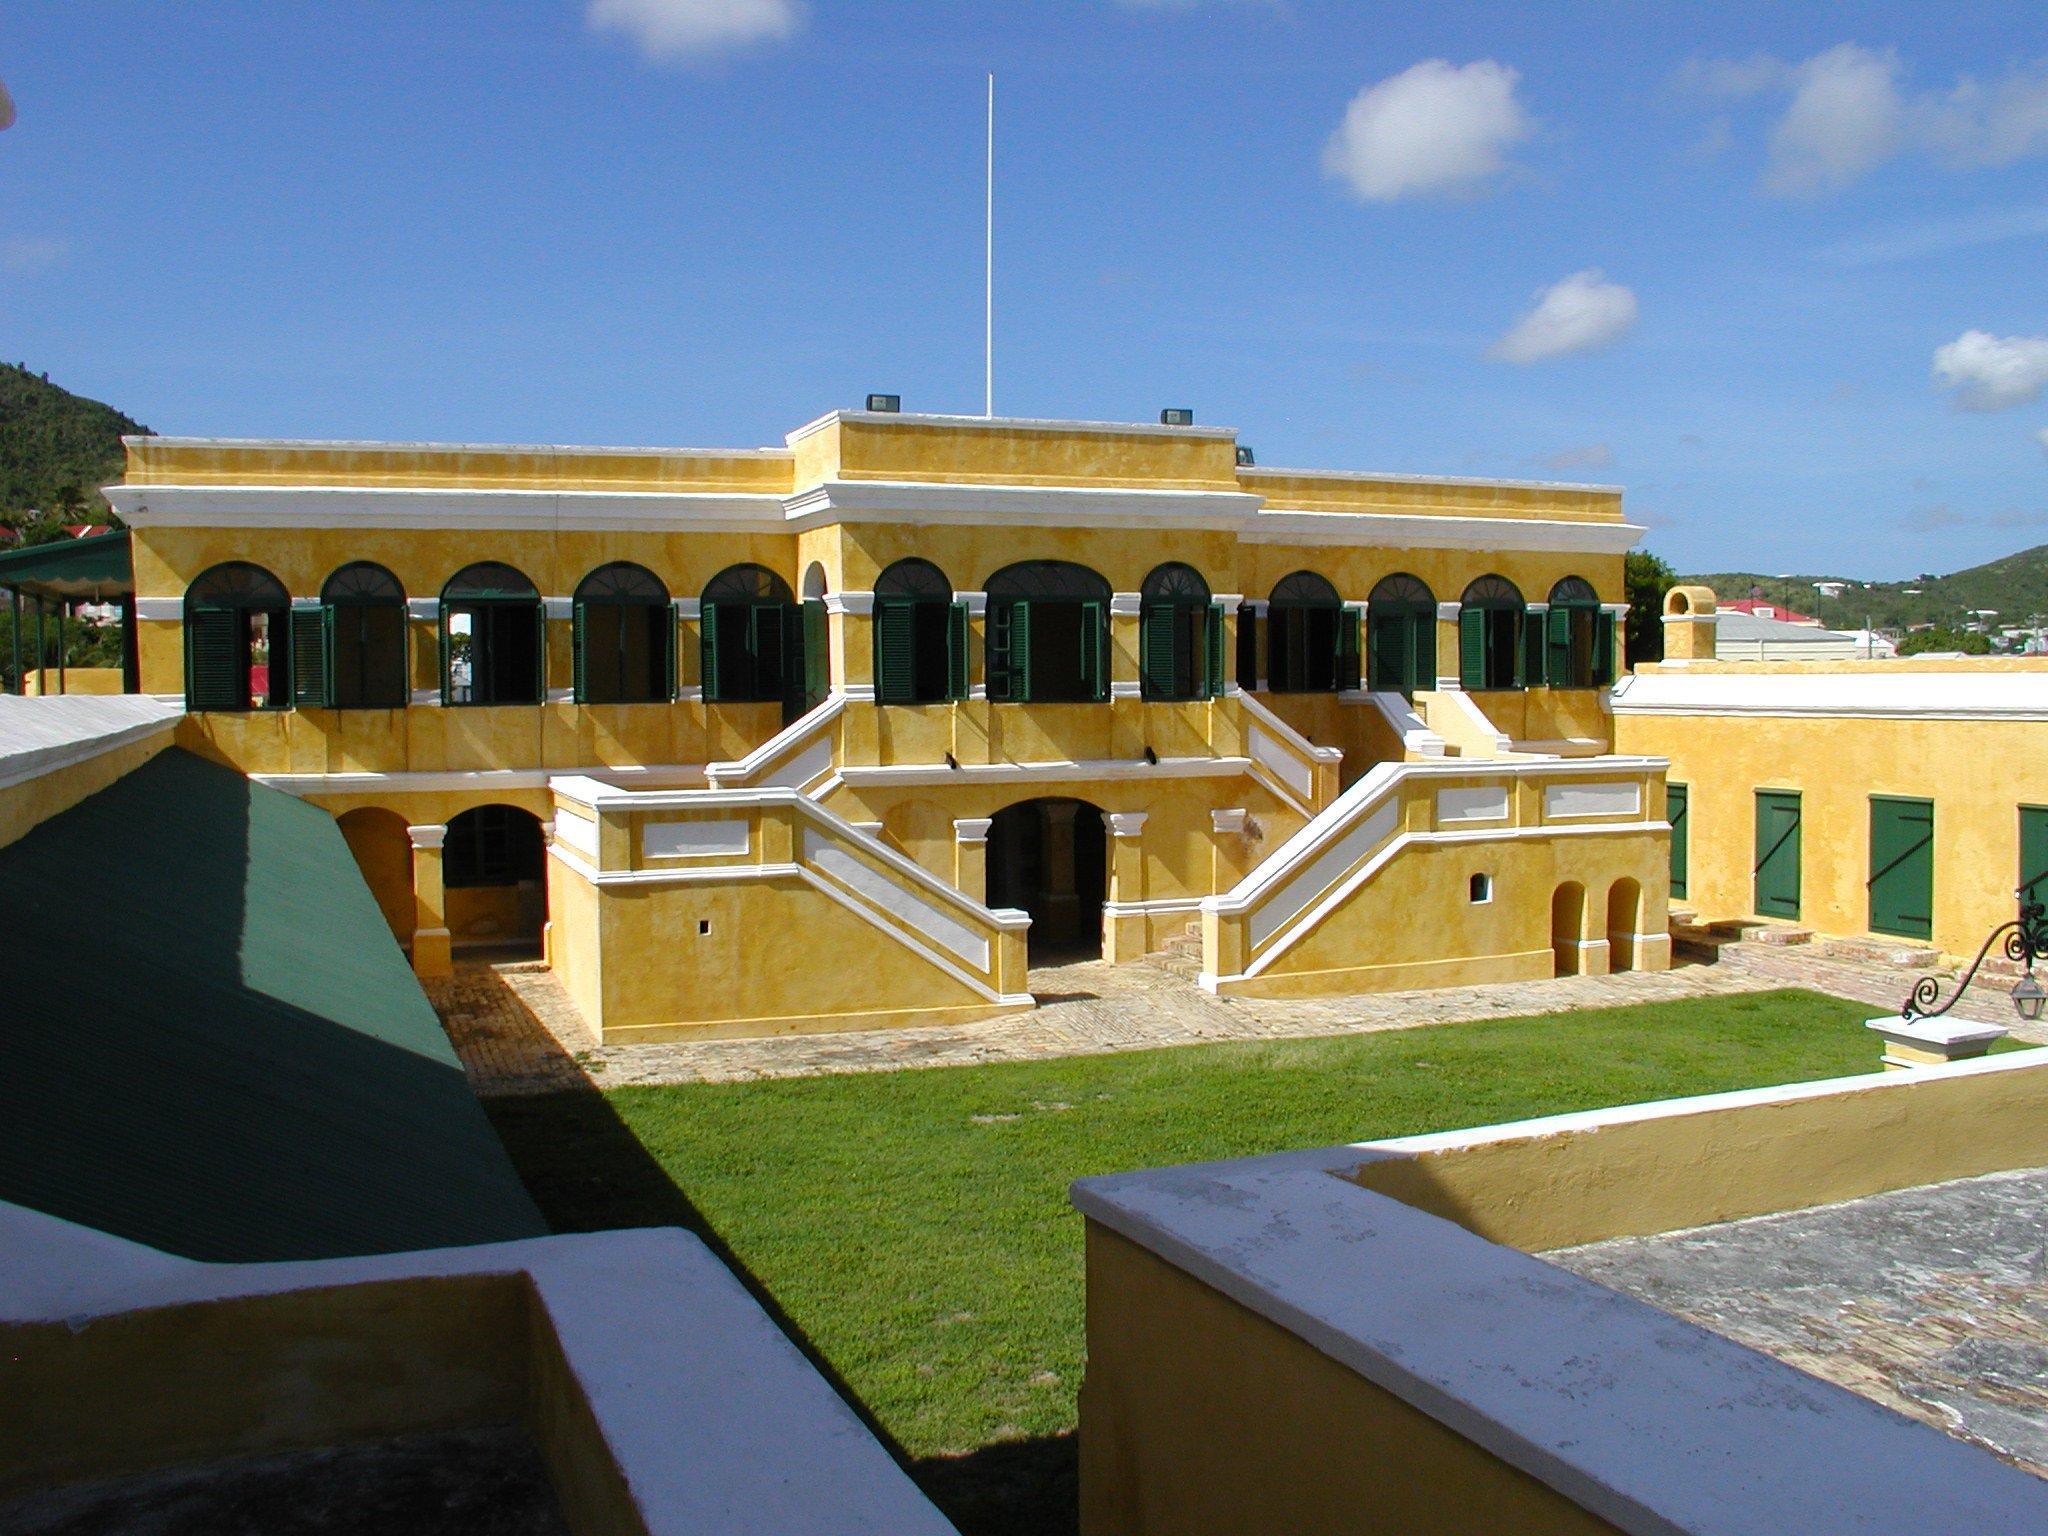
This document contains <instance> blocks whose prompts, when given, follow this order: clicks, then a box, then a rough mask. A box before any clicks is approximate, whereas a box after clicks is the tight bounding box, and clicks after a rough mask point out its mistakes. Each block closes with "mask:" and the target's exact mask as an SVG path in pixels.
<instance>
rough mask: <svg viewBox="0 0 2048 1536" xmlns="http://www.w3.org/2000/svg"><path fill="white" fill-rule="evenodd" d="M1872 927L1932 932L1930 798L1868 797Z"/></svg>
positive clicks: (1920, 935)
mask: <svg viewBox="0 0 2048 1536" xmlns="http://www.w3.org/2000/svg"><path fill="white" fill-rule="evenodd" d="M1870 931H1871V932H1872V933H1893V934H1898V935H1900V936H1901V937H1903V938H1909V939H1927V938H1932V937H1933V936H1934V802H1933V801H1932V800H1905V799H1894V798H1893V797H1891V796H1889V795H1873V796H1871V799H1870Z"/></svg>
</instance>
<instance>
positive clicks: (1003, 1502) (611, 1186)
mask: <svg viewBox="0 0 2048 1536" xmlns="http://www.w3.org/2000/svg"><path fill="white" fill-rule="evenodd" d="M498 984H499V985H501V986H502V985H503V983H502V982H499V983H498ZM507 993H508V999H507V1001H508V1003H509V1005H510V1006H512V1007H513V1008H515V1009H518V1010H521V1011H526V1012H527V1018H526V1020H525V1021H524V1023H525V1025H526V1028H525V1030H524V1031H523V1032H524V1033H526V1034H527V1035H528V1036H529V1037H530V1038H531V1039H533V1040H534V1041H536V1042H543V1043H547V1046H546V1048H551V1049H553V1050H556V1051H558V1052H561V1054H562V1056H563V1058H564V1059H565V1060H567V1059H568V1053H567V1052H562V1051H561V1047H560V1046H559V1045H555V1044H552V1042H553V1039H554V1037H553V1036H552V1035H551V1034H549V1032H548V1031H547V1029H546V1028H545V1027H544V1026H543V1025H542V1024H541V1023H540V1021H539V1020H538V1019H536V1018H534V1017H532V1015H531V1013H530V1011H527V1010H526V1009H525V1005H524V1004H523V1003H521V1002H519V1001H518V998H517V996H516V994H511V993H510V989H509V988H508V989H507ZM579 1070H580V1069H579ZM483 1103H484V1107H485V1109H486V1111H487V1112H488V1113H489V1115H490V1118H491V1121H492V1123H493V1124H494V1125H495V1126H496V1127H497V1130H498V1135H499V1137H500V1138H501V1139H502V1140H503V1141H504V1144H505V1147H506V1150H507V1151H509V1152H510V1153H511V1155H512V1161H513V1163H514V1164H515V1165H516V1166H517V1167H518V1169H519V1172H520V1175H521V1176H522V1177H523V1178H524V1179H525V1180H526V1187H527V1189H528V1191H529V1192H530V1193H531V1194H532V1196H533V1198H534V1200H535V1201H536V1202H537V1203H538V1204H539V1206H540V1208H541V1212H542V1214H543V1215H545V1216H546V1217H547V1219H548V1223H549V1225H550V1226H552V1227H553V1228H554V1230H555V1231H557V1232H598V1231H605V1230H609V1229H612V1228H617V1227H683V1228H686V1229H687V1230H689V1231H691V1232H694V1233H696V1234H697V1235H698V1236H699V1237H701V1238H703V1239H704V1241H705V1243H706V1244H707V1245H708V1246H709V1247H710V1248H711V1251H712V1252H713V1253H715V1254H717V1255H718V1258H719V1260H720V1262H722V1263H723V1264H724V1265H725V1266H726V1268H728V1269H730V1270H731V1271H732V1272H733V1274H734V1275H735V1276H737V1277H738V1278H739V1281H740V1283H741V1284H742V1285H744V1286H745V1287H746V1288H747V1291H748V1293H749V1294H750V1295H752V1296H753V1298H754V1299H755V1300H756V1301H757V1302H759V1303H760V1305H761V1307H762V1308H763V1309H764V1310H765V1311H766V1312H767V1313H768V1315H769V1316H770V1317H771V1318H773V1319H774V1320H775V1325H776V1326H777V1327H778V1328H780V1329H781V1330H782V1331H783V1332H784V1333H785V1334H786V1335H788V1337H789V1339H790V1341H791V1342H792V1343H794V1344H795V1345H796V1347H797V1348H798V1349H799V1350H801V1351H802V1352H803V1355H804V1358H805V1359H807V1360H808V1361H810V1363H811V1364H812V1366H814V1367H815V1368H816V1369H817V1371H818V1372H819V1374H821V1375H822V1376H823V1377H824V1378H825V1379H826V1380H827V1381H829V1382H830V1383H831V1384H832V1389H833V1390H834V1391H835V1392H837V1393H838V1394H839V1396H840V1397H841V1398H842V1399H844V1400H845V1402H846V1403H847V1404H848V1406H850V1407H851V1408H852V1409H853V1410H854V1412H855V1413H857V1414H859V1415H860V1418H861V1422H862V1423H864V1424H866V1425H867V1427H868V1430H869V1432H870V1433H872V1434H873V1435H874V1436H875V1437H876V1438H877V1439H878V1440H880V1441H881V1442H882V1444H883V1445H884V1446H885V1447H886V1448H887V1449H888V1451H889V1454H890V1455H891V1456H893V1457H894V1458H895V1459H896V1461H897V1463H898V1464H899V1465H900V1466H902V1467H903V1469H904V1470H905V1471H907V1472H908V1473H909V1474H910V1475H911V1476H912V1477H913V1478H915V1479H916V1481H917V1483H918V1486H919V1487H921V1488H922V1489H923V1490H924V1491H925V1494H926V1495H927V1496H928V1497H929V1498H930V1499H931V1500H932V1502H933V1503H935V1504H937V1505H938V1506H939V1508H940V1509H941V1510H942V1511H943V1512H944V1513H945V1515H946V1517H947V1518H948V1519H949V1520H951V1521H952V1522H953V1523H954V1524H955V1525H957V1526H958V1527H959V1528H960V1531H961V1533H962V1536H1070V1533H1072V1532H1074V1531H1075V1530H1077V1529H1078V1527H1079V1521H1080V1492H1079V1488H1080V1484H1079V1458H1078V1451H1077V1448H1076V1442H1075V1438H1074V1436H1072V1435H1058V1436H1046V1437H1041V1438H1039V1439H1032V1440H1016V1441H1005V1442H1003V1443H1001V1444H998V1445H990V1446H984V1447H982V1448H981V1449H979V1450H975V1451H971V1452H968V1453H967V1454H965V1455H962V1456H932V1457H925V1458H922V1459H919V1458H914V1457H911V1456H909V1455H908V1454H906V1453H905V1451H904V1449H903V1447H902V1446H901V1445H900V1444H898V1443H897V1441H896V1440H895V1438H894V1437H893V1436H891V1435H890V1434H889V1432H888V1430H887V1429H885V1428H884V1427H883V1425H882V1424H881V1423H880V1421H879V1420H877V1419H876V1418H875V1416H874V1414H873V1413H871V1412H870V1411H869V1410H868V1407H867V1405H866V1404H865V1403H863V1402H862V1401H861V1400H860V1398H859V1397H857V1396H856V1395H855V1394H854V1392H853V1390H852V1388H851V1387H849V1386H848V1385H847V1383H846V1381H845V1380H844V1378H842V1377H841V1376H840V1375H839V1373H838V1372H837V1371H836V1370H834V1369H833V1366H832V1363H831V1361H829V1360H828V1359H826V1358H825V1356H824V1355H823V1354H822V1353H821V1352H820V1351H819V1350H818V1348H817V1347H816V1346H815V1345H814V1344H813V1343H812V1342H811V1340H810V1337H809V1336H808V1335H807V1334H806V1333H805V1332H804V1331H803V1329H802V1328H800V1327H799V1326H798V1325H797V1324H796V1322H795V1321H794V1320H793V1319H792V1318H791V1317H790V1316H789V1315H788V1314H787V1313H786V1312H784V1311H783V1310H782V1308H781V1307H780V1306H779V1305H778V1304H777V1302H776V1299H775V1296H774V1295H773V1293H771V1292H770V1291H769V1290H768V1288H767V1287H766V1286H765V1285H763V1284H762V1283H761V1281H760V1279H759V1278H758V1277H757V1276H755V1274H754V1273H753V1272H752V1271H751V1270H750V1269H748V1267H747V1265H746V1264H745V1262H744V1261H743V1260H742V1259H741V1258H740V1257H739V1255H738V1254H736V1253H734V1252H733V1251H732V1249H731V1248H730V1247H728V1246H727V1245H726V1243H725V1242H724V1240H723V1239H722V1238H721V1237H720V1236H719V1233H718V1231H717V1229H716V1228H715V1227H713V1226H712V1225H711V1223H710V1222H709V1221H707V1220H706V1219H705V1217H704V1213H703V1212H702V1211H700V1210H699V1209H698V1208H697V1206H696V1204H695V1203H694V1202H693V1201H692V1200H691V1199H690V1197H689V1196H688V1194H686V1193H685V1192H684V1191H683V1190H682V1189H681V1188H680V1187H678V1186H677V1184H676V1182H675V1180H673V1179H672V1178H670V1177H669V1175H668V1172H667V1170H666V1169H664V1168H663V1167H662V1166H661V1164H660V1163H659V1162H657V1161H656V1160H655V1158H654V1156H653V1155H652V1154H651V1153H649V1152H648V1150H647V1149H646V1147H644V1146H643V1145H642V1144H641V1142H640V1138H639V1137H638V1136H636V1135H635V1134H634V1133H633V1131H632V1128H631V1127H629V1126H628V1125H627V1124H626V1122H625V1121H624V1120H622V1119H620V1118H619V1115H618V1113H617V1111H616V1110H614V1109H613V1108H612V1105H611V1102H610V1100H609V1099H607V1098H606V1097H605V1095H604V1094H602V1093H600V1092H599V1091H598V1090H597V1088H596V1087H595V1086H591V1087H587V1088H582V1089H576V1090H571V1091H567V1092H556V1093H546V1094H525V1095H517V1096H505V1097H498V1098H491V1099H486V1100H484V1101H483Z"/></svg>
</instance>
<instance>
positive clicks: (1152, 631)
mask: <svg viewBox="0 0 2048 1536" xmlns="http://www.w3.org/2000/svg"><path fill="white" fill-rule="evenodd" d="M1176 617H1178V615H1177V613H1176V611H1175V609H1174V606H1173V604H1171V603H1147V604H1146V605H1145V608H1144V611H1143V612H1142V614H1141V615H1140V616H1139V619H1138V677H1139V679H1140V681H1141V682H1143V684H1144V692H1145V697H1146V698H1148V699H1178V698H1182V697H1184V696H1185V695H1186V693H1187V680H1186V679H1184V678H1182V677H1181V675H1180V666H1179V662H1180V659H1181V658H1180V657H1179V656H1178V655H1176V654H1175V653H1176V652H1177V651H1178V650H1179V649H1180V647H1179V646H1178V645H1176V644H1175V643H1174V642H1175V640H1176V639H1177V638H1178V636H1177V634H1176V633H1175V630H1176V625H1175V623H1174V620H1175V619H1176Z"/></svg>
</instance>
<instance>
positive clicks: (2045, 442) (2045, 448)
mask: <svg viewBox="0 0 2048 1536" xmlns="http://www.w3.org/2000/svg"><path fill="white" fill-rule="evenodd" d="M2034 438H2035V441H2037V442H2039V443H2040V445H2041V451H2042V452H2043V453H2048V427H2043V428H2042V429H2041V430H2040V431H2038V432H2036V433H2035V434H2034Z"/></svg>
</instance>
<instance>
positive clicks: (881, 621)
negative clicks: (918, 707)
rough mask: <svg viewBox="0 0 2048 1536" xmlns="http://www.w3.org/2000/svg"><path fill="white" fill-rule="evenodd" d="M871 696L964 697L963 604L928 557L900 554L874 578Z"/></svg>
mask: <svg viewBox="0 0 2048 1536" xmlns="http://www.w3.org/2000/svg"><path fill="white" fill-rule="evenodd" d="M874 632H875V702H876V703H878V704H932V703H937V702H938V701H940V700H942V699H964V698H966V697H967V605H966V604H965V603H956V602H955V601H954V600H953V583H952V582H951V581H949V580H947V578H946V573H945V572H944V571H942V570H940V569H939V568H938V567H937V566H936V565H934V564H932V563H931V561H929V560H921V559H916V558H912V559H908V560H898V561H897V562H896V563H895V564H893V565H891V566H889V567H888V568H887V569H886V570H884V571H883V572H882V573H881V575H879V576H877V577H876V578H875V613H874Z"/></svg>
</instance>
